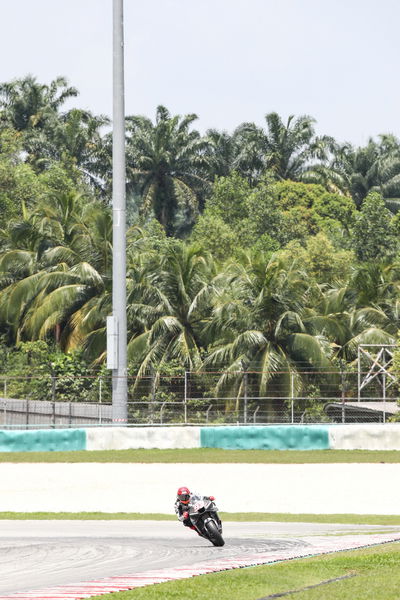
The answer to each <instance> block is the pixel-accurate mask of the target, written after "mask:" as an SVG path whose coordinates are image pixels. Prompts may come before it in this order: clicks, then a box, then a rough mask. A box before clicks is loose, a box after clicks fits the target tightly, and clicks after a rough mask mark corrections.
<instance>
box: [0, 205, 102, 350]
mask: <svg viewBox="0 0 400 600" xmlns="http://www.w3.org/2000/svg"><path fill="white" fill-rule="evenodd" d="M81 206H82V205H80V203H79V201H78V199H77V198H71V197H60V199H59V202H58V204H57V205H53V206H45V205H42V206H40V207H39V208H38V209H37V210H36V212H35V213H33V214H31V215H26V220H25V221H23V222H20V223H17V224H16V225H15V226H14V227H12V228H10V240H9V244H8V245H9V248H8V249H6V250H5V251H4V252H3V253H2V254H1V255H0V272H1V273H2V279H1V281H2V286H1V287H2V289H1V292H0V320H1V321H2V322H4V323H8V327H9V335H10V336H11V338H12V340H13V341H14V342H17V341H19V340H23V339H43V338H47V337H48V336H53V338H54V339H55V341H56V342H58V343H59V344H60V346H61V348H62V349H65V350H68V349H72V348H75V347H80V346H81V345H82V344H84V343H85V340H86V335H87V334H88V332H89V331H91V330H92V329H93V327H94V323H96V324H98V323H99V321H101V320H103V323H104V321H105V315H106V314H108V312H109V310H110V300H109V296H110V294H109V292H110V289H109V288H110V281H111V273H110V269H111V232H112V221H111V215H110V213H109V211H108V212H107V211H105V210H104V208H102V207H100V206H99V205H97V204H96V203H91V204H88V205H87V206H86V207H85V208H83V210H80V209H81ZM78 207H79V208H78ZM27 233H28V234H29V235H27ZM11 242H14V244H13V245H14V248H12V247H11V246H12V243H11ZM18 245H19V247H15V246H18Z"/></svg>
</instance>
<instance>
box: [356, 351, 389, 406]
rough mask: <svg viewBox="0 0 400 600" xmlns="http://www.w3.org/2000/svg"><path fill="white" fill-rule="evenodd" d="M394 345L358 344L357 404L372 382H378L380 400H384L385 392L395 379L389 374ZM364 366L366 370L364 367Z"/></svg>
mask: <svg viewBox="0 0 400 600" xmlns="http://www.w3.org/2000/svg"><path fill="white" fill-rule="evenodd" d="M395 348H396V345H394V344H360V345H359V346H358V357H357V358H358V361H357V362H358V402H360V400H361V393H362V390H364V389H365V388H366V387H367V386H368V385H371V384H372V382H378V383H379V385H380V387H381V389H382V398H381V399H382V400H383V401H385V400H386V392H387V389H388V388H389V387H391V386H392V385H393V384H394V383H395V382H396V381H397V378H396V377H395V376H394V374H393V373H392V372H391V366H392V364H393V352H394V350H395ZM363 363H364V365H366V370H365V367H363Z"/></svg>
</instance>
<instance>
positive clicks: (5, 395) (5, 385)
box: [4, 379, 7, 398]
mask: <svg viewBox="0 0 400 600" xmlns="http://www.w3.org/2000/svg"><path fill="white" fill-rule="evenodd" d="M4 398H7V379H4Z"/></svg>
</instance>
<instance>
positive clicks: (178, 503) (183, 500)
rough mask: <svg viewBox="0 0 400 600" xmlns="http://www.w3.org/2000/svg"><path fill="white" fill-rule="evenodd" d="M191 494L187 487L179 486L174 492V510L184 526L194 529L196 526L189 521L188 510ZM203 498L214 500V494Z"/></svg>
mask: <svg viewBox="0 0 400 600" xmlns="http://www.w3.org/2000/svg"><path fill="white" fill-rule="evenodd" d="M192 495H193V494H192V493H191V492H190V490H189V488H187V487H185V486H182V487H180V488H179V489H178V491H177V492H176V500H175V512H176V514H177V515H178V519H179V521H182V523H183V524H184V526H185V527H190V529H196V527H194V525H192V523H191V521H190V517H189V510H188V509H189V503H190V499H191V497H192ZM204 498H206V499H208V500H215V498H214V496H204ZM199 535H200V534H199Z"/></svg>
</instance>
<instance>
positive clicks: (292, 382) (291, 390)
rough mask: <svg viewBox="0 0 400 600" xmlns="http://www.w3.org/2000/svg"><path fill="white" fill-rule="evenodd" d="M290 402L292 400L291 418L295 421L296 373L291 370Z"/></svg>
mask: <svg viewBox="0 0 400 600" xmlns="http://www.w3.org/2000/svg"><path fill="white" fill-rule="evenodd" d="M290 402H291V411H290V412H291V419H292V424H293V423H294V374H293V373H292V372H290Z"/></svg>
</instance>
